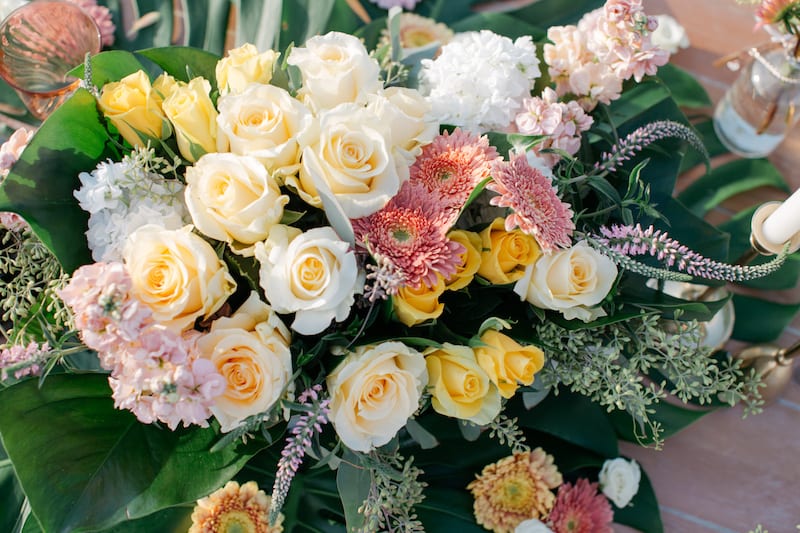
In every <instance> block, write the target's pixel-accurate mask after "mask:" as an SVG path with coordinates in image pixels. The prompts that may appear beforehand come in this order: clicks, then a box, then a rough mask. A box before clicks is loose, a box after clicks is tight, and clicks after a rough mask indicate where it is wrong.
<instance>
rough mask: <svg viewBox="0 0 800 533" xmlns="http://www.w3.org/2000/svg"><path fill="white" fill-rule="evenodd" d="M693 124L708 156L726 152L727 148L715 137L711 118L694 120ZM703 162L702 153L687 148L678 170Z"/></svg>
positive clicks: (687, 168)
mask: <svg viewBox="0 0 800 533" xmlns="http://www.w3.org/2000/svg"><path fill="white" fill-rule="evenodd" d="M693 126H694V129H695V132H696V133H697V135H699V136H700V139H702V141H703V146H705V147H706V150H707V151H708V157H709V158H712V159H713V158H714V157H717V156H719V155H723V154H727V153H728V149H727V148H725V146H724V145H723V144H722V143H721V142H720V141H719V137H717V134H716V133H715V132H714V123H713V121H712V120H710V119H709V120H703V121H700V122H696V123H694V124H693ZM704 163H705V158H704V157H703V154H701V153H700V152H698V151H697V150H689V151H688V152H687V153H686V157H684V158H683V162H682V163H681V170H680V172H681V173H683V172H685V171H687V170H689V169H691V168H694V167H696V166H697V165H701V164H704Z"/></svg>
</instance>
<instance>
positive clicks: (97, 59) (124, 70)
mask: <svg viewBox="0 0 800 533" xmlns="http://www.w3.org/2000/svg"><path fill="white" fill-rule="evenodd" d="M91 62H92V80H91V81H92V85H94V86H96V87H97V88H98V89H100V88H102V87H103V85H105V84H106V83H108V82H110V81H119V80H121V79H122V78H124V77H125V76H127V75H128V74H133V73H134V72H136V71H138V70H145V71H147V66H146V65H144V64H142V62H141V61H139V59H137V58H136V56H135V55H134V54H132V53H131V52H126V51H123V50H111V51H108V52H100V53H99V54H97V55H93V56H92V58H91ZM71 74H72V75H73V76H76V77H78V78H83V77H84V65H78V66H77V67H75V68H74V69H72V71H71ZM149 74H152V73H149ZM48 120H50V119H49V118H48Z"/></svg>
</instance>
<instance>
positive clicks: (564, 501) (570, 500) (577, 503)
mask: <svg viewBox="0 0 800 533" xmlns="http://www.w3.org/2000/svg"><path fill="white" fill-rule="evenodd" d="M613 520H614V512H613V511H612V510H611V504H609V503H608V500H607V499H606V497H605V496H603V495H602V494H600V493H599V492H597V483H590V482H589V480H587V479H583V478H581V479H579V480H578V481H577V482H576V483H575V485H574V486H573V485H571V484H570V483H564V484H563V485H561V487H559V489H558V495H557V496H556V503H555V505H553V510H552V511H550V517H549V519H548V521H549V522H550V527H551V528H552V529H553V531H554V532H555V533H613V531H614V530H613V529H612V528H611V522H612V521H613Z"/></svg>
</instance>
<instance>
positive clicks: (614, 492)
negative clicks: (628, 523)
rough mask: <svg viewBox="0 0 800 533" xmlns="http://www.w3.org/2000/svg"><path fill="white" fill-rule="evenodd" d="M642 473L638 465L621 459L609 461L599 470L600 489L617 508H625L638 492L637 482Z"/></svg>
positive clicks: (632, 461)
mask: <svg viewBox="0 0 800 533" xmlns="http://www.w3.org/2000/svg"><path fill="white" fill-rule="evenodd" d="M641 478H642V471H641V469H640V468H639V464H638V463H637V462H636V461H634V460H633V459H631V460H630V461H627V460H625V459H623V458H622V457H618V458H616V459H609V460H607V461H606V462H605V463H603V468H602V469H600V475H599V481H600V489H601V490H602V491H603V494H605V495H606V497H607V498H608V499H609V500H611V501H612V502H614V505H616V506H617V507H620V508H622V507H625V506H626V505H628V504H629V503H630V501H631V500H632V499H633V497H634V496H636V493H637V492H639V481H640V480H641Z"/></svg>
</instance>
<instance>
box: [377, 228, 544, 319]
mask: <svg viewBox="0 0 800 533" xmlns="http://www.w3.org/2000/svg"><path fill="white" fill-rule="evenodd" d="M448 238H450V240H452V241H455V242H457V243H459V244H461V245H463V246H464V249H465V251H464V252H463V253H462V254H461V264H460V265H459V266H458V268H457V271H456V273H455V274H453V275H452V276H451V277H450V279H447V280H445V279H443V278H442V277H441V276H439V280H438V283H437V284H436V285H434V286H433V287H428V286H426V285H424V284H422V285H420V286H419V287H401V288H400V290H399V291H398V292H397V294H395V295H394V296H393V297H392V303H393V306H394V313H395V315H396V316H397V319H398V320H399V321H400V322H402V323H403V324H405V325H406V326H409V327H411V326H415V325H417V324H422V323H423V322H425V321H427V320H432V319H435V318H438V317H439V316H441V314H442V312H444V304H442V303H441V302H440V301H439V298H440V297H441V296H442V294H444V292H445V291H447V290H451V291H457V290H459V289H463V288H464V287H466V286H467V285H469V284H470V283H471V282H472V280H473V279H474V277H475V275H476V274H477V275H480V276H481V277H483V278H484V279H486V280H487V281H489V282H490V283H492V284H493V285H506V284H508V283H514V282H516V281H517V280H519V279H520V278H522V277H523V276H524V275H525V270H526V268H527V267H529V266H530V265H533V264H534V263H535V262H536V260H537V259H538V258H539V256H540V255H541V251H540V250H539V245H538V244H537V243H536V239H534V238H533V237H532V236H530V235H526V234H525V233H523V232H522V231H520V230H518V229H515V230H512V231H506V229H505V220H504V219H502V218H497V219H495V220H494V221H492V223H491V224H489V225H488V226H487V227H486V228H485V229H484V230H483V231H481V232H480V233H475V232H473V231H466V230H453V231H451V232H450V233H449V234H448Z"/></svg>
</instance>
